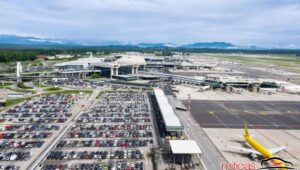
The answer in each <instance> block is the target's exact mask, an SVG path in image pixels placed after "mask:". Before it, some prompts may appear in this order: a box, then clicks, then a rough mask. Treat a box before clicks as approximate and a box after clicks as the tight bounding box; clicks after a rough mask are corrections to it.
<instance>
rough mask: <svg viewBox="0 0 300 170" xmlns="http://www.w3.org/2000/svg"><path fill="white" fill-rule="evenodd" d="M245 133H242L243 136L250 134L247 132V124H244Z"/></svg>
mask: <svg viewBox="0 0 300 170" xmlns="http://www.w3.org/2000/svg"><path fill="white" fill-rule="evenodd" d="M244 129H245V134H244V136H250V135H249V132H248V126H247V124H245V128H244Z"/></svg>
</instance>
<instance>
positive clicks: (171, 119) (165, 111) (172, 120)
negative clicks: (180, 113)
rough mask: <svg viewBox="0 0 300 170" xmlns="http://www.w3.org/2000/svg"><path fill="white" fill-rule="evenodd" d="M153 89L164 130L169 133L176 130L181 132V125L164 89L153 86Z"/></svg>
mask: <svg viewBox="0 0 300 170" xmlns="http://www.w3.org/2000/svg"><path fill="white" fill-rule="evenodd" d="M153 90H154V95H155V99H156V102H157V105H158V108H159V111H160V113H161V117H162V119H163V124H164V127H165V129H166V131H167V132H169V133H171V134H172V133H178V132H180V133H181V132H182V130H183V126H182V125H181V123H180V121H179V119H178V117H177V115H176V114H175V112H174V110H173V108H172V106H171V105H170V104H169V101H168V99H167V97H166V96H165V93H164V91H163V90H162V89H160V88H154V89H153Z"/></svg>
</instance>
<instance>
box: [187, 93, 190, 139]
mask: <svg viewBox="0 0 300 170" xmlns="http://www.w3.org/2000/svg"><path fill="white" fill-rule="evenodd" d="M188 99H189V109H188V113H187V125H188V127H187V137H188V138H189V132H190V112H191V94H190V93H189V94H188Z"/></svg>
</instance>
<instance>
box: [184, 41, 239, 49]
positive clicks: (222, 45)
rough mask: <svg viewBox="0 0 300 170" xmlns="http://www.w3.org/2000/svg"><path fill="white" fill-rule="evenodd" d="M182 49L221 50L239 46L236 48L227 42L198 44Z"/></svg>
mask: <svg viewBox="0 0 300 170" xmlns="http://www.w3.org/2000/svg"><path fill="white" fill-rule="evenodd" d="M180 47H181V48H220V49H226V48H238V46H235V45H233V44H231V43H227V42H197V43H193V44H187V45H182V46H180Z"/></svg>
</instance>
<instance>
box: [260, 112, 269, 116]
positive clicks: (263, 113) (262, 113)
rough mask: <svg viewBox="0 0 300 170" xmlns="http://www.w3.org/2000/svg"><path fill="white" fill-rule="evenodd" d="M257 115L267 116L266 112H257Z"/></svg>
mask: <svg viewBox="0 0 300 170" xmlns="http://www.w3.org/2000/svg"><path fill="white" fill-rule="evenodd" d="M259 114H261V115H264V116H265V115H267V113H266V112H259Z"/></svg>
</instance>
